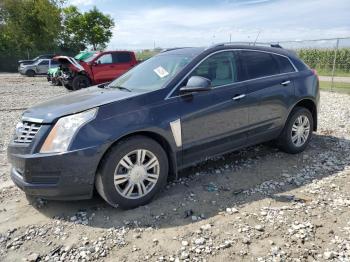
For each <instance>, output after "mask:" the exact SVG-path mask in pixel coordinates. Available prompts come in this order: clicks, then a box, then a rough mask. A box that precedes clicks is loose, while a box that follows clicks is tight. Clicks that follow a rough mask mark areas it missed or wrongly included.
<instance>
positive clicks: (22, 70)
mask: <svg viewBox="0 0 350 262" xmlns="http://www.w3.org/2000/svg"><path fill="white" fill-rule="evenodd" d="M18 72H19V73H20V74H21V75H25V74H26V72H27V70H26V69H25V68H20V67H19V68H18Z"/></svg>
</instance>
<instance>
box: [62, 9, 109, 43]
mask: <svg viewBox="0 0 350 262" xmlns="http://www.w3.org/2000/svg"><path fill="white" fill-rule="evenodd" d="M62 27H63V30H62V33H61V42H62V44H63V45H64V46H67V47H72V48H75V47H83V46H91V47H92V48H93V49H94V50H97V49H103V48H105V47H106V45H107V43H108V42H109V40H110V39H111V37H112V29H113V27H114V21H113V19H112V18H111V17H110V16H109V15H104V14H103V13H101V12H100V11H99V10H98V9H97V8H96V7H94V8H93V9H92V10H90V11H88V12H85V13H80V12H79V10H78V9H77V7H75V6H69V7H66V8H64V9H63V14H62Z"/></svg>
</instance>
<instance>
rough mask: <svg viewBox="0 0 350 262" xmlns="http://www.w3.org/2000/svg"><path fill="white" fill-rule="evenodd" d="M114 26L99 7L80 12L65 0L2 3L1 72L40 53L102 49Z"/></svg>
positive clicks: (1, 1)
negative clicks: (20, 60) (22, 59)
mask: <svg viewBox="0 0 350 262" xmlns="http://www.w3.org/2000/svg"><path fill="white" fill-rule="evenodd" d="M113 27H114V21H113V19H112V18H111V17H110V16H109V15H106V14H103V13H102V12H100V11H99V10H98V9H97V8H96V7H94V8H92V9H91V10H89V11H87V12H80V11H79V9H78V8H77V7H76V6H72V5H71V6H67V4H66V0H0V70H2V71H10V70H6V67H8V66H9V67H11V66H12V67H13V66H14V62H15V60H16V59H18V58H27V57H28V56H30V57H33V56H36V55H38V54H40V53H60V54H68V55H73V54H76V53H78V52H79V51H81V50H85V49H93V50H99V49H103V48H105V47H106V46H107V44H108V42H109V41H110V39H111V37H112V29H113ZM9 62H10V65H9ZM15 66H17V65H15Z"/></svg>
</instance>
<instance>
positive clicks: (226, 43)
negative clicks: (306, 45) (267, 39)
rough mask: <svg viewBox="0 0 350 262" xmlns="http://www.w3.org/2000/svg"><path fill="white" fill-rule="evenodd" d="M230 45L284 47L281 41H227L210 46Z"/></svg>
mask: <svg viewBox="0 0 350 262" xmlns="http://www.w3.org/2000/svg"><path fill="white" fill-rule="evenodd" d="M230 45H250V46H269V47H275V48H283V47H282V46H281V45H280V44H279V43H263V42H225V43H218V44H214V45H212V46H209V47H208V48H207V49H209V48H214V47H219V46H230Z"/></svg>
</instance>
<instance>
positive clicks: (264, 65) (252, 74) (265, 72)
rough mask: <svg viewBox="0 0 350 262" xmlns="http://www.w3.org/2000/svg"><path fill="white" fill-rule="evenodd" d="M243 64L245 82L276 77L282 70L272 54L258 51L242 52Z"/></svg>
mask: <svg viewBox="0 0 350 262" xmlns="http://www.w3.org/2000/svg"><path fill="white" fill-rule="evenodd" d="M241 57H242V64H243V68H244V69H245V73H246V74H245V80H246V79H254V78H259V77H264V76H270V75H276V74H279V73H280V70H279V68H278V65H277V61H275V60H274V59H273V57H272V55H271V54H269V53H264V52H256V51H242V53H241Z"/></svg>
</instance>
